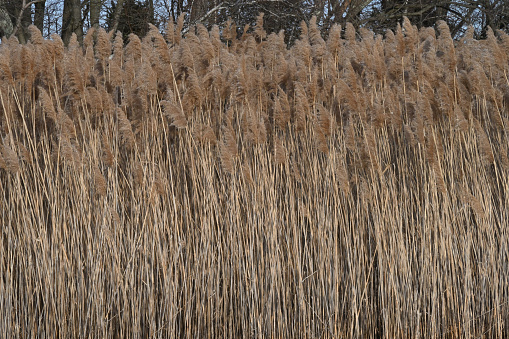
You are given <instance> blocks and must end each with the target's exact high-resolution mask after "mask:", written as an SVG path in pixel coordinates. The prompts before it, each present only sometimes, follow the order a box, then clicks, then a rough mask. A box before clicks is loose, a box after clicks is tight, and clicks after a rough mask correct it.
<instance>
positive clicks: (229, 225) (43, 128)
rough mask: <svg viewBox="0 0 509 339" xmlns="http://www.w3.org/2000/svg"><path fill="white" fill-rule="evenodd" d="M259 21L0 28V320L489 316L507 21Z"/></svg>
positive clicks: (313, 322) (31, 326)
mask: <svg viewBox="0 0 509 339" xmlns="http://www.w3.org/2000/svg"><path fill="white" fill-rule="evenodd" d="M261 24H262V18H260V19H259V20H258V23H257V25H258V26H257V27H256V29H255V30H254V32H253V33H250V32H249V31H246V30H245V31H244V34H243V35H242V37H240V38H238V39H237V38H236V37H235V26H234V25H233V24H232V23H229V27H227V28H226V29H224V30H223V31H220V30H219V28H217V27H214V28H213V29H212V30H211V31H207V29H205V28H204V27H203V26H198V27H197V28H196V30H195V31H193V32H192V33H188V34H187V35H186V36H185V37H182V36H181V33H180V32H181V29H182V24H181V21H179V23H177V24H176V25H174V24H173V23H170V24H169V25H168V29H167V32H166V33H165V35H164V36H163V35H161V34H160V33H159V32H158V30H157V29H156V28H155V27H152V28H151V30H150V33H149V34H148V35H147V37H145V38H143V39H141V40H140V39H139V38H138V37H137V36H134V35H130V36H129V37H127V41H125V40H124V38H125V37H122V36H121V35H120V34H116V35H114V34H113V33H107V32H105V31H104V30H102V29H100V30H98V31H97V32H93V31H92V30H91V31H89V33H88V34H87V36H86V38H85V39H84V44H83V46H80V45H79V44H78V43H77V40H76V39H75V38H73V39H72V40H71V42H70V44H69V46H68V47H64V45H63V43H62V41H61V40H60V38H59V37H58V36H57V35H54V36H53V37H52V39H51V40H44V39H43V38H42V36H41V34H40V32H38V31H37V29H36V28H34V27H32V28H31V33H32V40H31V41H30V42H29V43H28V44H26V45H21V44H19V43H18V42H17V41H16V40H15V38H12V39H10V40H6V41H3V43H2V45H1V47H0V136H1V144H0V155H1V156H0V206H1V209H0V223H1V225H2V228H1V232H0V272H1V279H0V322H1V323H0V331H1V334H0V336H1V337H23V338H25V337H62V338H68V337H118V338H120V337H121V338H139V337H156V338H166V337H170V338H173V337H179V338H180V337H304V338H312V337H327V338H349V337H384V338H394V337H400V338H407V337H426V338H428V337H450V338H456V337H483V336H484V337H505V336H507V326H508V325H509V324H508V319H509V312H508V303H509V295H508V294H509V265H508V254H509V237H508V222H507V220H508V219H509V203H508V198H507V192H508V188H509V176H508V174H509V172H508V171H509V159H508V133H509V130H508V128H509V120H508V116H509V81H508V78H507V76H508V72H509V36H507V35H506V34H505V33H503V32H498V33H497V35H495V34H494V33H493V32H491V31H489V32H488V39H486V40H484V41H477V40H474V39H473V38H472V34H471V32H470V31H469V32H467V34H466V35H465V37H464V38H462V39H461V40H460V41H453V40H452V39H451V35H450V33H449V30H448V27H447V25H446V24H445V23H439V24H438V26H437V27H438V32H435V30H434V29H431V28H425V29H421V30H417V29H416V28H415V27H413V26H412V25H411V24H410V22H409V21H408V20H405V22H404V23H403V27H398V28H397V29H396V30H395V32H388V33H387V35H386V36H385V38H382V37H381V36H374V35H373V34H372V33H371V32H369V31H367V30H362V29H361V30H360V31H359V32H356V31H355V29H354V28H353V26H351V25H347V26H346V28H345V30H344V32H342V29H341V27H339V26H336V27H334V28H333V29H332V31H331V32H330V34H329V38H328V39H327V40H324V39H322V37H321V35H320V31H319V29H318V28H317V26H316V21H315V20H312V21H311V22H310V24H309V26H308V25H306V24H303V25H302V35H301V37H300V39H299V40H298V41H297V42H296V44H295V45H294V46H293V47H292V48H289V49H288V48H287V47H286V46H285V43H284V36H283V33H281V34H277V35H276V34H271V35H268V36H267V34H266V33H265V32H264V31H263V29H262V28H261ZM126 42H127V44H126V45H125V43H126ZM124 45H125V47H124Z"/></svg>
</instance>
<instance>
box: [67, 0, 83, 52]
mask: <svg viewBox="0 0 509 339" xmlns="http://www.w3.org/2000/svg"><path fill="white" fill-rule="evenodd" d="M72 33H75V34H76V36H77V38H78V41H79V42H82V41H83V26H82V23H81V2H80V0H64V13H63V19H62V40H63V41H64V44H66V45H67V44H68V43H69V40H71V36H72Z"/></svg>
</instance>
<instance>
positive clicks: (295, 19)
mask: <svg viewBox="0 0 509 339" xmlns="http://www.w3.org/2000/svg"><path fill="white" fill-rule="evenodd" d="M182 13H186V16H185V23H184V32H186V31H188V30H189V29H190V27H191V26H193V25H196V24H203V25H204V26H205V27H207V28H211V27H212V26H213V25H218V26H219V27H221V28H224V27H225V25H226V23H227V22H234V23H235V24H236V25H237V27H238V34H241V33H242V32H243V30H244V28H246V27H247V28H253V27H254V25H255V21H256V18H257V17H258V16H259V14H260V13H264V29H265V30H266V31H267V32H268V33H272V32H274V33H279V32H280V31H281V30H284V31H285V39H286V41H287V42H290V43H291V42H292V41H294V40H295V39H296V38H298V36H299V35H300V27H301V22H302V21H304V22H307V23H309V21H310V20H311V18H312V17H316V18H317V24H318V26H319V27H320V28H321V29H322V32H323V34H324V35H327V32H328V31H329V29H330V28H331V27H332V26H333V25H334V24H339V25H341V26H342V27H345V25H346V23H347V22H350V23H352V24H353V25H354V27H356V28H361V27H363V28H366V29H369V30H372V31H374V32H376V33H381V34H384V33H385V32H386V31H387V30H388V29H392V30H394V29H396V27H397V25H398V24H401V23H402V21H403V17H407V18H409V20H410V22H411V23H412V24H413V25H415V26H417V27H418V28H420V27H424V26H426V27H428V26H431V27H433V26H434V25H435V24H436V23H437V22H438V21H439V20H443V21H445V22H446V23H447V24H448V25H449V27H450V31H451V34H452V36H453V37H455V38H459V37H461V36H462V35H463V33H464V32H465V31H466V29H467V28H468V27H469V26H472V27H473V28H474V36H475V37H476V38H482V37H485V36H486V34H487V32H488V28H491V29H492V30H493V31H495V32H496V31H497V30H499V29H500V30H504V31H506V32H507V31H509V1H507V0H482V1H474V0H458V1H450V0H434V1H422V0H373V1H369V0H277V1H275V0H261V1H253V0H224V1H221V0H211V1H206V0H192V1H191V0H63V1H62V0H0V35H1V36H10V35H12V34H15V35H16V36H17V38H18V40H19V41H20V42H26V41H28V38H29V32H28V30H27V28H28V26H29V25H31V24H34V25H35V26H37V27H38V28H39V30H41V31H42V33H43V35H44V36H45V37H49V36H50V35H51V34H53V33H57V34H60V35H61V36H62V39H63V40H64V42H66V43H67V42H68V41H69V39H70V37H71V35H72V34H73V33H74V34H76V36H77V38H78V40H79V41H81V40H82V37H83V34H84V33H86V31H87V30H88V29H89V28H90V27H96V28H97V27H99V26H101V27H104V28H105V29H107V30H112V29H113V30H119V31H120V32H122V33H123V34H124V35H128V34H130V33H135V34H138V35H140V36H143V35H145V34H146V32H147V30H148V24H149V23H150V24H154V25H156V26H157V27H159V28H160V29H161V30H163V29H164V27H165V24H166V22H167V21H168V20H170V19H171V20H173V21H176V20H177V18H178V17H179V16H180V15H181V14H182ZM228 20H230V21H228ZM246 25H248V26H246Z"/></svg>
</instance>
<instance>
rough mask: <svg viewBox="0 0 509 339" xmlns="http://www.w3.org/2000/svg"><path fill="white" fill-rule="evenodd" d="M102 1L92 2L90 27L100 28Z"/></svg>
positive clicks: (92, 0) (95, 0)
mask: <svg viewBox="0 0 509 339" xmlns="http://www.w3.org/2000/svg"><path fill="white" fill-rule="evenodd" d="M101 5H102V1H101V0H90V26H92V27H94V28H96V29H97V28H99V15H100V13H101Z"/></svg>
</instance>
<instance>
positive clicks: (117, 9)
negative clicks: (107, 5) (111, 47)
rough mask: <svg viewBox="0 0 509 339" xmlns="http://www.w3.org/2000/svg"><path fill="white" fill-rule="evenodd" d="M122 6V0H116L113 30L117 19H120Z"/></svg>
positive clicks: (116, 24)
mask: <svg viewBox="0 0 509 339" xmlns="http://www.w3.org/2000/svg"><path fill="white" fill-rule="evenodd" d="M122 7H124V0H117V5H116V6H115V13H114V15H113V27H112V29H113V31H114V32H115V31H116V30H117V28H118V21H119V20H120V13H122Z"/></svg>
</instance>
